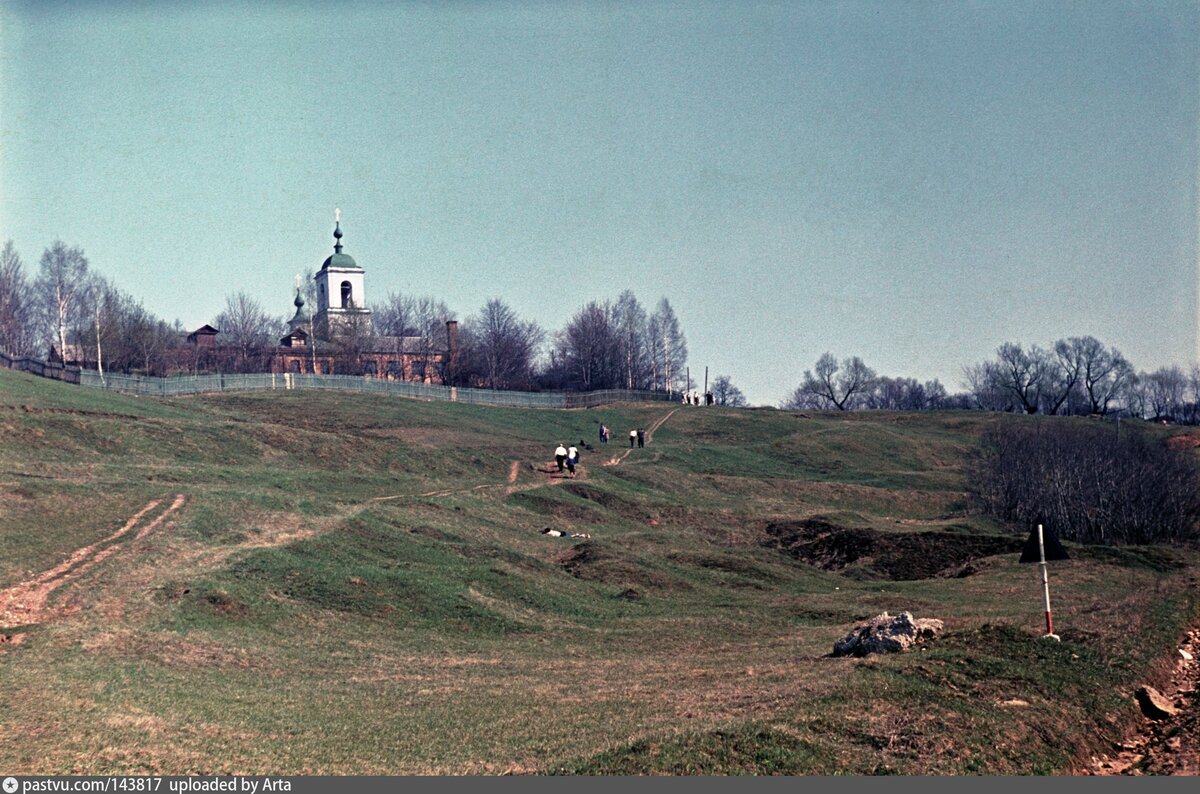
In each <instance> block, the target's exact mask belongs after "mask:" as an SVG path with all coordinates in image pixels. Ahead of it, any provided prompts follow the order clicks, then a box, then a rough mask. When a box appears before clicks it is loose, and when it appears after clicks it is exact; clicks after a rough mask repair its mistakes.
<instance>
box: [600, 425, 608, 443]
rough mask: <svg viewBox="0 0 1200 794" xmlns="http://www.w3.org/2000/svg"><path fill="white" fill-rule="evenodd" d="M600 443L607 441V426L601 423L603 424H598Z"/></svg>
mask: <svg viewBox="0 0 1200 794" xmlns="http://www.w3.org/2000/svg"><path fill="white" fill-rule="evenodd" d="M600 443H601V444H607V443H608V426H607V425H603V424H602V425H600Z"/></svg>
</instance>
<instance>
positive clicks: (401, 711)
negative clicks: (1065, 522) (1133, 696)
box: [0, 370, 1198, 774]
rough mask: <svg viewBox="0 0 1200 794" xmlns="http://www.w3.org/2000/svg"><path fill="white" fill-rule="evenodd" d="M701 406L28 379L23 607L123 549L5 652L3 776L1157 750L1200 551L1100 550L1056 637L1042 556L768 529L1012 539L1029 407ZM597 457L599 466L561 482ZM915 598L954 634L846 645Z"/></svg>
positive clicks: (5, 507)
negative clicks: (862, 556) (142, 392)
mask: <svg viewBox="0 0 1200 794" xmlns="http://www.w3.org/2000/svg"><path fill="white" fill-rule="evenodd" d="M676 408H677V406H674V405H621V406H611V407H605V408H599V409H590V410H571V411H538V410H517V409H498V408H486V407H478V406H466V405H456V404H439V403H426V402H421V401H415V400H403V399H396V398H386V397H377V396H366V395H355V394H338V393H321V392H312V393H309V392H302V391H289V392H282V391H281V392H278V393H256V394H244V395H220V396H209V397H195V398H186V399H178V400H173V401H163V400H154V399H145V398H131V397H124V396H120V395H111V394H105V393H102V392H96V391H91V390H86V389H80V388H75V387H70V386H67V385H64V384H59V383H54V382H49V381H43V380H39V379H36V378H32V377H28V376H25V375H21V374H18V373H10V372H8V371H3V370H0V434H2V435H0V590H3V589H4V588H7V587H10V586H12V585H14V584H16V583H18V582H22V581H25V580H27V579H30V578H32V577H33V576H35V575H36V574H37V573H38V572H41V571H47V570H49V569H51V568H53V567H54V566H56V565H59V564H60V563H62V562H63V561H64V560H66V559H67V558H68V557H69V556H70V555H71V554H73V553H76V552H77V551H78V550H80V549H83V548H84V547H85V546H88V544H93V543H97V542H101V545H100V546H99V547H98V548H100V549H106V550H107V551H106V552H105V553H106V554H107V555H108V556H106V557H105V558H104V559H102V560H98V561H97V562H96V563H95V564H90V563H88V564H84V565H83V566H82V567H81V568H79V569H77V570H74V571H72V572H71V573H69V574H68V575H67V576H66V577H65V579H63V580H62V581H61V582H60V583H59V586H58V587H56V588H55V589H53V591H52V592H50V593H49V599H48V602H47V608H48V609H47V611H46V612H45V613H43V615H42V617H41V619H39V620H36V621H33V622H32V623H31V624H21V625H16V624H10V625H8V626H3V625H0V633H6V634H11V635H13V636H14V637H16V638H18V639H20V640H21V641H20V643H19V644H13V643H6V644H4V645H0V680H2V681H3V682H4V685H3V687H0V737H4V739H5V740H4V741H2V742H0V769H4V770H16V773H25V774H35V773H55V772H65V773H70V772H75V773H94V774H107V773H130V772H132V773H136V772H155V773H186V772H197V773H230V772H244V773H255V774H266V773H293V774H301V773H339V774H393V773H401V774H410V773H432V774H442V773H481V774H497V773H502V772H518V773H521V772H523V773H563V772H566V773H580V774H842V773H848V774H886V773H900V774H1035V773H1055V772H1067V771H1071V770H1072V769H1075V768H1077V766H1078V765H1079V764H1080V763H1081V762H1082V761H1083V760H1085V759H1086V757H1087V755H1088V754H1089V753H1093V752H1098V751H1103V750H1106V749H1108V746H1109V743H1111V742H1112V741H1114V740H1116V739H1118V738H1119V737H1120V736H1121V735H1122V733H1123V731H1125V730H1126V729H1127V728H1128V726H1129V725H1130V724H1131V720H1132V719H1133V715H1134V712H1133V707H1132V705H1131V701H1130V698H1129V695H1130V692H1131V688H1132V687H1133V686H1135V685H1136V684H1137V683H1140V682H1142V681H1151V682H1153V681H1154V680H1156V679H1155V677H1156V676H1161V675H1162V672H1163V669H1164V668H1163V660H1164V659H1166V658H1167V657H1168V655H1169V654H1170V653H1171V652H1172V651H1173V648H1174V645H1173V643H1174V642H1175V640H1176V639H1177V637H1178V635H1179V632H1180V631H1181V630H1182V627H1183V626H1185V625H1186V624H1187V623H1188V622H1189V621H1190V620H1191V619H1193V618H1194V617H1195V616H1196V612H1197V603H1196V600H1195V587H1194V577H1195V575H1196V565H1197V561H1198V557H1197V554H1196V552H1195V551H1194V550H1188V549H1163V548H1155V549H1095V548H1091V549H1081V548H1078V547H1072V548H1071V551H1072V556H1073V559H1072V560H1070V561H1068V562H1064V563H1056V564H1054V565H1053V566H1052V569H1051V581H1052V588H1053V596H1054V599H1055V622H1056V627H1057V628H1058V630H1059V632H1060V633H1061V634H1062V636H1063V642H1062V643H1061V644H1051V643H1047V642H1045V641H1042V640H1041V639H1039V638H1038V636H1037V635H1038V634H1039V633H1040V627H1041V620H1042V614H1041V603H1040V590H1039V580H1038V578H1037V571H1036V566H1027V565H1018V564H1017V563H1016V559H1015V558H1016V555H1015V554H1011V555H1007V554H1002V555H997V556H993V557H987V558H983V559H978V560H973V561H972V562H973V565H974V571H975V572H974V573H973V575H970V576H967V577H964V578H953V577H948V576H935V577H932V578H926V579H919V580H914V581H890V580H887V579H880V578H878V577H879V575H880V574H879V568H880V567H886V566H880V565H879V564H878V563H874V562H872V561H871V560H870V559H867V560H860V561H858V562H856V563H855V564H853V565H851V566H849V567H847V568H846V569H845V570H844V571H843V572H842V573H836V572H833V571H828V570H822V569H820V568H818V567H814V566H812V565H808V564H805V563H804V562H803V561H799V560H796V559H793V558H792V557H790V556H788V555H787V554H784V553H782V552H781V551H780V550H777V549H775V548H773V547H771V545H770V543H769V542H768V536H767V534H766V527H767V526H768V525H769V524H772V523H778V522H800V521H803V520H806V519H811V518H820V519H821V520H823V521H826V522H829V523H833V524H837V525H841V526H844V527H853V528H856V529H858V530H860V531H863V532H868V533H870V532H874V533H881V534H880V537H891V536H892V535H893V534H895V533H920V532H934V531H936V532H939V533H951V534H952V535H961V536H962V537H963V538H965V539H970V538H973V537H975V536H977V535H981V534H983V535H994V534H998V533H1005V532H1007V531H1009V530H1007V528H1005V527H1001V526H999V525H997V524H995V523H994V522H992V521H990V520H988V519H986V518H984V517H982V516H979V515H976V514H973V513H972V512H971V509H970V499H969V496H968V494H967V490H968V483H967V482H966V479H965V476H966V475H965V473H964V471H965V470H964V463H965V461H966V459H967V457H968V456H969V455H970V454H971V452H972V451H973V449H974V448H975V445H976V443H977V439H978V437H979V435H980V434H981V433H982V432H983V430H984V428H985V427H987V426H989V425H990V424H991V423H993V422H996V421H1024V419H1023V418H1020V417H997V416H988V415H983V414H959V413H947V414H890V413H861V414H852V415H837V414H823V413H816V412H807V413H806V414H805V415H800V414H795V413H790V412H781V411H734V410H724V409H716V408H682V409H679V410H676ZM670 411H675V413H674V414H673V415H672V416H671V418H670V419H669V421H667V422H666V423H665V424H663V425H662V426H661V428H660V429H659V430H658V431H657V432H656V433H655V434H654V436H653V438H652V439H651V441H650V443H649V444H648V446H647V447H646V448H644V449H635V450H633V451H632V452H630V453H629V454H628V455H627V456H626V457H625V458H624V460H622V461H621V463H620V464H619V465H613V466H605V465H602V464H603V463H605V462H606V461H607V460H608V459H610V458H613V457H616V456H619V455H622V454H623V453H625V452H626V451H628V446H627V445H624V446H623V445H622V443H623V442H624V437H623V435H622V434H623V432H626V431H627V429H628V428H630V427H637V426H641V427H649V426H651V425H652V424H653V423H654V422H655V421H656V420H658V419H661V418H662V417H663V416H664V415H666V414H667V413H668V412H670ZM331 416H335V417H336V418H337V419H336V422H330V420H329V417H331ZM600 422H604V423H605V424H607V425H608V426H609V427H610V428H612V430H613V432H614V443H613V444H611V445H609V447H608V448H602V447H600V445H599V444H597V442H596V430H597V428H598V426H599V423H600ZM580 439H583V440H584V441H585V442H586V443H588V444H591V445H593V446H594V447H596V449H594V450H591V451H589V450H586V449H585V450H584V455H583V469H582V475H581V477H580V478H578V479H576V480H570V481H562V480H559V479H558V478H557V477H556V476H549V475H547V474H546V473H544V472H543V471H542V468H543V467H544V466H545V465H546V464H547V463H548V462H549V461H550V460H551V459H552V451H553V448H554V446H555V445H556V444H557V443H558V442H560V441H562V442H567V443H572V442H575V443H578V442H579V441H580ZM514 465H515V468H514ZM514 475H515V476H514ZM176 497H182V499H183V501H182V503H181V506H180V507H179V508H178V510H176V511H175V512H171V513H170V514H168V515H165V516H164V517H163V519H162V523H161V524H159V525H157V526H156V527H153V528H150V529H149V530H147V531H146V532H145V533H144V534H143V535H142V537H140V538H139V537H137V535H138V533H139V531H140V530H142V529H143V528H146V527H147V526H148V524H149V522H150V521H151V520H153V519H154V517H155V516H158V515H160V514H163V513H164V511H165V510H166V509H167V507H166V506H167V505H169V504H171V503H172V500H174V499H175V498H176ZM152 502H153V503H157V504H158V507H155V508H153V509H150V510H149V511H148V512H147V513H146V517H145V518H144V519H143V520H142V521H140V522H138V523H136V524H134V525H133V527H132V529H131V530H130V531H129V532H128V533H126V534H124V535H122V536H120V537H118V538H116V539H115V540H112V541H105V539H106V538H109V537H110V536H112V535H113V534H114V533H115V532H116V531H117V530H118V529H119V528H121V527H122V526H123V525H124V524H125V523H126V522H127V521H128V520H129V519H130V517H132V516H134V515H135V514H136V513H138V512H139V511H140V510H143V509H144V508H147V506H148V505H150V504H151V503H152ZM547 526H551V527H557V528H560V529H568V530H570V531H574V532H580V533H586V534H589V535H591V538H590V539H587V540H586V541H585V540H569V539H565V538H551V537H548V536H545V535H543V534H541V532H540V530H541V529H542V528H543V527H547ZM1016 532H1018V533H1021V534H1023V532H1022V531H1021V530H1020V529H1019V528H1018V529H1016ZM931 567H932V568H937V567H938V566H936V565H933V566H931ZM906 609H907V610H910V611H913V612H914V613H915V614H916V615H917V616H918V617H939V618H942V619H943V620H945V621H946V624H947V626H946V631H945V633H944V634H943V635H942V636H941V637H939V638H938V639H937V640H935V641H934V642H932V643H930V644H929V646H928V647H927V648H926V649H925V650H924V651H918V652H914V653H911V654H905V655H903V656H896V657H889V658H885V659H866V660H854V659H834V658H832V657H830V656H829V652H830V649H831V647H832V644H833V642H834V640H836V639H838V638H839V637H841V636H842V635H843V634H845V633H846V631H848V630H849V629H850V628H851V627H852V626H853V625H854V624H855V623H856V622H857V621H860V620H863V619H865V618H868V617H871V616H873V615H875V614H878V613H879V612H881V611H884V610H888V611H890V612H893V613H894V612H897V611H901V610H906ZM1011 700H1021V701H1023V702H1025V703H1026V704H1027V705H1025V706H1021V707H1013V706H1009V705H1003V704H1004V703H1005V702H1006V701H1011ZM18 737H19V738H18ZM10 738H12V739H14V740H11V741H10V740H9V739H10Z"/></svg>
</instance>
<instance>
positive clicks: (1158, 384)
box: [1138, 367, 1188, 419]
mask: <svg viewBox="0 0 1200 794" xmlns="http://www.w3.org/2000/svg"><path fill="white" fill-rule="evenodd" d="M1138 381H1139V382H1140V384H1141V386H1142V388H1143V393H1144V395H1145V400H1146V405H1145V407H1144V411H1143V412H1142V413H1144V414H1145V415H1148V416H1149V418H1151V419H1178V417H1179V415H1180V414H1181V413H1182V412H1183V406H1184V403H1185V402H1187V389H1188V376H1187V375H1185V374H1184V372H1183V370H1182V369H1180V368H1179V367H1159V368H1158V369H1156V370H1154V372H1150V373H1145V372H1143V373H1142V374H1141V375H1140V376H1139V377H1138Z"/></svg>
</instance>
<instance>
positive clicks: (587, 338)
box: [552, 301, 622, 391]
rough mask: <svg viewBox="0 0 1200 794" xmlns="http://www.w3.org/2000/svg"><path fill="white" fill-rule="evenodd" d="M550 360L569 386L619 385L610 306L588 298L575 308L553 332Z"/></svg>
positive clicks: (617, 346)
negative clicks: (590, 300) (586, 301)
mask: <svg viewBox="0 0 1200 794" xmlns="http://www.w3.org/2000/svg"><path fill="white" fill-rule="evenodd" d="M552 360H553V363H554V366H555V367H556V368H558V369H559V370H560V371H561V377H562V380H563V381H564V382H565V384H566V385H567V386H568V387H569V388H573V389H580V390H583V391H590V390H594V389H615V388H620V386H621V382H622V381H621V355H620V350H619V345H618V338H617V335H616V329H615V328H614V325H613V317H612V306H611V305H610V304H609V303H608V302H607V301H605V302H604V303H597V302H596V301H592V302H590V303H588V304H587V305H586V306H584V307H583V308H581V309H580V310H579V311H578V312H576V313H575V316H574V317H572V318H571V320H570V321H569V322H568V323H567V325H566V327H565V328H563V329H562V330H561V331H559V332H558V334H557V335H556V337H555V344H554V355H553V358H552Z"/></svg>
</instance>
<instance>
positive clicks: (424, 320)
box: [413, 296, 455, 379]
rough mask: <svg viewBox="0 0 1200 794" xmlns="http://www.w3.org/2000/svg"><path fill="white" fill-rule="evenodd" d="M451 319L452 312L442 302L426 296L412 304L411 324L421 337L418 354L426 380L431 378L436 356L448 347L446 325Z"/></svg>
mask: <svg viewBox="0 0 1200 794" xmlns="http://www.w3.org/2000/svg"><path fill="white" fill-rule="evenodd" d="M453 319H455V316H454V312H452V311H450V307H449V306H447V305H446V303H445V302H444V301H440V300H437V299H435V298H433V297H430V296H426V297H423V298H417V299H416V301H415V303H414V304H413V322H414V323H415V324H416V328H417V333H418V335H419V336H420V337H421V339H420V342H419V343H418V352H419V355H420V357H421V368H422V370H423V371H424V375H425V377H426V378H430V379H432V378H433V375H434V374H435V373H434V369H435V365H436V361H437V356H438V354H439V353H440V352H441V351H443V350H445V349H446V348H447V347H448V345H447V341H446V323H447V322H449V321H450V320H453ZM441 374H442V375H443V376H444V375H445V373H441Z"/></svg>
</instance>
